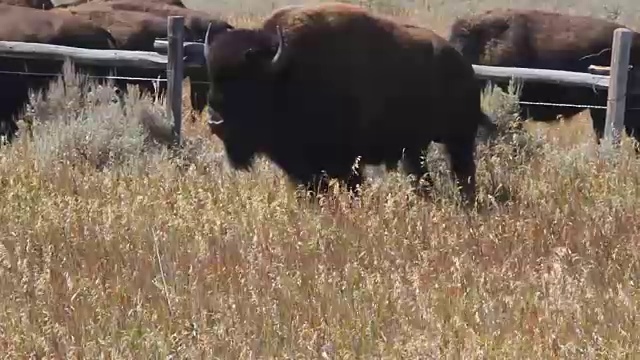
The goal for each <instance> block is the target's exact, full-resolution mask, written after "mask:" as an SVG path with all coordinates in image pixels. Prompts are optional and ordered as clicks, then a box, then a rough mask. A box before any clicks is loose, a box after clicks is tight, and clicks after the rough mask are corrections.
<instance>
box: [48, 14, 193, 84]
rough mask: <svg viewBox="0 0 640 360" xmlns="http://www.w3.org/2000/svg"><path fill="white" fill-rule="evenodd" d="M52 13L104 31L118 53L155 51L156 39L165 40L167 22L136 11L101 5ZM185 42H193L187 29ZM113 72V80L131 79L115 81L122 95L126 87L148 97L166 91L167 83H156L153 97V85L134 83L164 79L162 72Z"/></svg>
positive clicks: (121, 68) (142, 70)
mask: <svg viewBox="0 0 640 360" xmlns="http://www.w3.org/2000/svg"><path fill="white" fill-rule="evenodd" d="M51 12H53V13H64V14H71V15H73V16H75V17H78V18H81V19H83V20H86V21H91V22H93V23H94V24H96V25H98V26H100V27H102V28H104V29H106V30H107V31H109V32H110V33H111V35H112V36H113V37H114V38H115V40H116V46H117V48H118V49H120V50H136V51H154V47H153V43H154V41H155V39H156V38H162V37H166V36H167V19H166V18H163V17H160V16H156V15H153V14H148V13H144V12H138V11H122V10H113V9H112V8H110V7H109V6H108V5H107V4H104V3H99V2H95V3H94V2H90V3H86V4H82V5H79V6H73V7H67V8H64V9H53V10H51ZM185 40H187V41H193V36H191V34H190V31H189V29H185ZM112 71H113V74H114V75H116V76H120V77H127V78H130V79H127V80H115V81H114V82H115V83H116V85H117V86H118V88H120V89H121V90H123V91H126V86H127V84H130V85H138V86H139V87H140V89H141V90H142V91H143V92H148V93H151V94H158V95H160V94H161V93H162V92H164V91H166V86H167V83H166V82H160V83H159V85H160V86H159V88H158V89H157V90H159V93H156V88H155V87H154V84H153V82H152V81H148V80H133V79H142V78H147V79H156V78H158V77H162V78H164V77H165V70H162V69H140V68H123V67H120V68H117V69H113V70H112Z"/></svg>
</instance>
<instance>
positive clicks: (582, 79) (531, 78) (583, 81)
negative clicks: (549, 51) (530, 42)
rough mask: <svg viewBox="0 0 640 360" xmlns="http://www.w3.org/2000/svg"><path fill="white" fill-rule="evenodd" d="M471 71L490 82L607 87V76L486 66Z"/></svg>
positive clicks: (477, 66)
mask: <svg viewBox="0 0 640 360" xmlns="http://www.w3.org/2000/svg"><path fill="white" fill-rule="evenodd" d="M473 69H474V70H475V72H476V77H478V78H480V79H485V80H492V81H508V80H510V79H511V78H515V79H516V80H522V81H524V82H525V83H526V82H538V83H548V84H558V85H564V86H579V87H589V88H596V89H607V88H608V87H609V77H608V76H604V75H594V74H589V73H580V72H571V71H562V70H547V69H527V68H515V67H495V66H486V65H473Z"/></svg>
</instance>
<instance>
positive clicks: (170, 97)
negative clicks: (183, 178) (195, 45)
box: [165, 16, 184, 145]
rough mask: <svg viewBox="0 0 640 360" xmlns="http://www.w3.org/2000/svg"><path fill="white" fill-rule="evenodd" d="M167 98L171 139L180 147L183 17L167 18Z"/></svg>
mask: <svg viewBox="0 0 640 360" xmlns="http://www.w3.org/2000/svg"><path fill="white" fill-rule="evenodd" d="M167 38H168V41H169V49H168V53H167V82H168V83H167V96H166V100H165V101H166V106H167V114H168V115H169V118H170V119H172V120H173V139H174V142H175V144H176V145H180V142H181V132H182V79H183V78H184V62H183V52H184V50H183V46H182V43H183V41H184V17H182V16H169V21H168V22H167Z"/></svg>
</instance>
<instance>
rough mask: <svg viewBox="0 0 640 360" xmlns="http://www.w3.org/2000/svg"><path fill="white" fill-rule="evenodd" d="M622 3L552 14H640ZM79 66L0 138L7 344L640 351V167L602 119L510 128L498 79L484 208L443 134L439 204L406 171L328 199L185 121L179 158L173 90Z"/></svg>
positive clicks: (429, 5)
mask: <svg viewBox="0 0 640 360" xmlns="http://www.w3.org/2000/svg"><path fill="white" fill-rule="evenodd" d="M205 1H206V0H191V1H189V0H187V1H186V2H187V3H188V4H189V5H191V6H193V7H199V8H208V9H210V10H217V11H220V12H222V13H224V14H226V16H227V17H228V18H229V19H240V20H238V21H245V22H247V23H251V22H252V21H253V22H255V20H256V19H257V18H256V17H258V16H262V15H265V14H267V13H268V12H269V11H270V10H271V9H272V7H273V6H278V5H282V4H284V3H285V2H284V1H280V2H263V3H260V2H253V1H251V2H249V1H248V0H237V1H233V2H232V1H215V5H207V4H208V3H207V2H205ZM213 3H214V2H213V1H212V2H211V4H213ZM369 4H371V5H372V7H373V8H374V10H375V11H384V12H391V13H394V14H402V15H403V16H408V17H411V18H413V19H415V20H416V21H420V22H422V23H426V24H431V23H433V24H437V25H434V27H436V28H437V29H438V31H446V25H447V24H448V23H449V22H450V21H451V19H452V18H453V17H454V16H455V15H457V14H460V13H463V12H465V11H476V10H480V9H484V8H488V7H490V6H526V5H528V4H527V2H526V0H519V1H512V2H507V1H502V0H494V1H491V2H482V3H480V2H479V1H478V2H477V3H476V2H473V1H455V2H453V1H452V2H449V4H447V2H445V1H444V0H440V1H425V0H422V1H418V0H416V1H409V0H403V1H399V2H397V3H396V2H394V3H393V5H389V4H390V3H388V2H384V3H383V2H382V0H381V1H370V2H369ZM606 4H608V5H606ZM606 4H605V3H602V2H598V1H596V0H583V1H579V0H556V1H545V0H542V1H539V2H536V7H538V8H540V7H542V8H553V9H561V10H563V11H569V10H571V11H573V12H580V13H591V14H596V15H598V16H607V15H608V14H609V15H610V16H613V15H615V13H616V11H619V10H620V9H621V10H622V17H621V19H622V21H624V22H625V23H627V24H629V25H633V21H634V18H633V17H634V16H639V15H638V14H640V11H639V10H640V2H632V1H631V0H627V1H626V2H614V1H607V2H606ZM616 8H617V9H619V10H615V9H616ZM611 14H613V15H611ZM638 24H640V22H638ZM65 77H66V79H65V83H66V88H65V86H64V85H62V82H58V83H57V84H55V85H54V86H53V88H52V89H51V92H50V94H49V99H48V101H47V102H43V101H41V100H40V99H39V98H38V96H34V98H33V100H32V109H31V113H32V118H33V120H34V122H33V126H32V127H31V129H30V130H29V129H28V128H27V126H26V125H25V124H23V123H21V126H22V130H21V131H22V134H23V136H21V138H20V139H19V140H18V141H17V142H16V143H15V144H14V145H12V146H9V147H5V148H2V149H0V225H1V227H0V356H2V357H3V358H7V359H18V358H34V359H35V358H51V359H54V358H55V359H62V358H65V359H71V358H84V359H102V358H108V359H124V358H126V359H134V358H135V359H196V358H197V359H214V358H219V359H257V358H303V359H321V358H324V359H347V358H363V359H372V358H374V359H377V358H389V359H391V358H393V359H397V358H406V359H443V358H452V359H487V358H491V359H494V358H505V359H525V358H526V359H530V358H535V359H552V358H570V359H578V358H580V359H618V358H634V357H637V356H638V355H639V354H640V341H638V339H640V289H639V287H638V286H639V282H640V247H639V245H640V232H639V230H640V208H639V207H638V204H640V202H639V201H638V200H639V199H640V198H639V196H640V194H639V191H640V171H639V170H638V169H639V166H640V162H639V161H640V160H636V159H635V158H634V157H633V156H632V152H631V150H630V146H629V144H628V143H626V142H625V144H624V147H623V151H622V154H619V155H618V156H615V157H607V156H601V155H600V154H598V153H597V151H596V147H595V146H594V141H593V138H592V132H591V126H590V122H589V121H588V117H579V118H576V119H572V120H570V121H567V123H566V124H565V123H559V124H555V125H552V126H542V125H537V126H528V127H527V129H526V131H517V130H510V129H509V127H508V124H509V123H510V122H511V121H512V120H513V118H514V117H513V113H514V110H515V109H516V107H517V104H516V103H515V102H514V101H513V98H512V97H511V96H509V95H506V94H503V93H501V92H499V91H488V92H487V93H486V94H485V97H484V104H483V105H484V106H485V108H486V109H487V110H488V111H489V112H491V113H493V114H494V115H495V116H496V117H497V118H498V119H499V121H500V125H501V128H502V129H503V137H502V138H501V139H500V141H499V142H498V143H497V144H494V145H491V146H489V145H486V144H482V145H480V146H479V149H478V155H477V161H478V183H479V185H478V186H479V206H478V210H477V211H474V212H472V213H470V214H465V212H463V211H462V210H461V209H459V208H458V207H456V206H455V203H454V201H455V191H454V190H453V189H452V188H451V182H450V180H449V178H448V173H447V163H446V161H445V160H444V158H443V157H442V156H441V154H440V152H439V151H438V149H437V148H434V149H433V151H432V152H431V154H430V155H429V156H430V163H431V164H433V165H432V169H433V171H434V173H435V174H434V175H435V180H436V189H435V190H434V195H435V196H434V198H433V199H431V200H428V201H423V200H419V199H416V198H414V197H413V195H412V194H411V193H410V189H409V186H408V183H407V181H406V180H405V179H404V178H403V177H402V176H401V175H400V174H396V173H389V174H383V175H382V176H378V177H372V178H371V179H370V180H369V182H368V183H367V185H366V187H365V189H364V192H363V196H362V198H361V199H360V200H359V201H349V200H348V199H347V198H346V195H345V194H344V193H342V192H340V191H338V190H336V191H335V193H334V194H333V196H331V197H330V199H328V200H326V201H325V202H323V204H322V206H311V205H309V204H307V203H304V202H298V201H297V200H296V197H295V194H294V192H293V190H292V189H291V188H290V186H289V185H288V184H287V182H286V179H285V178H284V177H283V175H282V173H281V172H280V171H279V170H278V169H276V168H275V167H274V166H273V165H271V164H270V163H269V162H267V161H264V160H261V161H259V162H258V163H257V164H256V167H255V170H254V171H253V172H251V173H240V172H235V171H232V170H231V169H230V168H229V166H228V165H227V163H226V159H225V157H224V155H223V153H222V152H221V150H222V148H221V145H220V143H219V141H218V140H217V139H215V138H214V137H212V136H210V135H209V134H208V132H207V129H206V128H205V125H204V123H195V124H192V123H190V122H185V124H184V126H185V129H184V134H185V139H186V146H185V148H184V149H182V150H180V151H177V150H176V151H169V150H167V149H166V147H165V146H164V145H163V144H162V139H163V138H165V133H166V131H167V129H168V124H167V123H166V120H164V119H165V116H164V110H163V108H164V107H163V105H162V104H161V103H159V102H157V101H154V100H153V99H149V98H143V97H139V96H138V95H137V94H136V93H135V92H134V93H132V94H129V95H128V97H127V102H126V105H125V106H124V107H121V106H120V105H119V104H118V103H117V102H114V101H113V94H112V92H111V90H110V89H109V88H96V87H95V86H93V85H91V84H88V85H82V84H81V82H80V80H79V78H78V77H77V76H76V75H74V74H73V72H71V71H67V73H66V74H65Z"/></svg>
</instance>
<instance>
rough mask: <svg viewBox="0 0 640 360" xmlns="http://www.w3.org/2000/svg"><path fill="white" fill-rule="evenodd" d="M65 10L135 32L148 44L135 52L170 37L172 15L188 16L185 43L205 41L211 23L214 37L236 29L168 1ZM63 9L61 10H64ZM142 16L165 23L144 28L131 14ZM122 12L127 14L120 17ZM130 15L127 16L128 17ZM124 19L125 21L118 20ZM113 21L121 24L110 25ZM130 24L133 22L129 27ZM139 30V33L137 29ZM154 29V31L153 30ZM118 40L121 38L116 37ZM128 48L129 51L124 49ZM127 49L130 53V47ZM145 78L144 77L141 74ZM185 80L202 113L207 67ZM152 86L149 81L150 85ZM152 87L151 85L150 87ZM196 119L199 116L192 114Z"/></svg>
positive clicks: (99, 1) (122, 1)
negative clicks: (168, 29) (119, 18)
mask: <svg viewBox="0 0 640 360" xmlns="http://www.w3.org/2000/svg"><path fill="white" fill-rule="evenodd" d="M64 10H70V11H73V12H75V13H77V14H78V15H80V16H83V17H85V18H86V17H87V16H89V14H91V15H90V16H92V17H93V18H94V19H95V20H94V21H96V22H97V23H98V24H100V25H102V26H105V27H107V28H108V29H109V30H110V31H112V32H117V33H121V32H123V31H124V32H126V31H127V30H126V29H127V28H128V29H129V30H130V35H131V36H133V34H134V33H135V34H136V35H135V36H136V37H139V36H143V37H145V41H144V44H141V43H138V45H142V46H139V47H138V48H136V49H132V50H144V51H153V40H151V41H148V37H149V36H151V35H153V36H155V37H158V38H164V37H166V27H167V25H166V23H167V17H168V16H184V18H185V27H186V28H187V29H188V31H187V34H188V36H186V37H185V41H198V42H202V41H203V40H204V36H205V33H206V31H207V28H208V26H209V24H211V28H212V30H211V34H212V35H215V34H216V33H217V32H220V31H225V30H228V29H232V28H233V27H232V26H231V25H230V24H229V23H227V22H225V21H223V20H221V19H220V18H218V17H217V16H214V15H211V14H209V13H206V12H202V11H196V10H191V9H186V8H184V6H182V7H178V6H172V5H170V4H167V2H166V1H152V0H144V1H137V0H95V1H89V2H84V3H83V4H81V5H77V6H66V7H64ZM64 10H62V9H61V10H60V11H64ZM134 12H137V13H140V14H144V16H142V15H141V16H140V18H143V17H146V18H151V17H159V18H162V23H158V22H156V23H155V25H154V26H147V27H146V29H141V28H140V26H139V24H140V23H139V21H140V20H139V19H132V17H131V15H130V14H131V13H134ZM118 13H120V14H123V15H117V14H118ZM124 14H127V15H124ZM118 17H122V18H123V21H124V22H123V21H118V20H117V18H118ZM111 22H114V23H116V22H117V23H118V24H110V23H111ZM126 22H130V24H129V25H127V24H126ZM158 24H164V25H161V26H160V27H162V26H164V29H159V27H158V26H157V25H158ZM136 29H137V30H136ZM150 29H153V31H150ZM114 36H116V38H118V35H114ZM122 49H125V48H122ZM126 50H129V49H128V48H126ZM138 76H141V77H142V75H138ZM185 77H187V78H189V82H190V85H191V86H190V88H191V90H190V100H191V107H192V108H193V109H194V110H195V112H197V113H200V112H202V110H204V107H205V106H206V97H207V91H208V90H209V85H208V82H207V72H206V69H205V68H204V67H203V68H186V69H185ZM147 83H148V82H147ZM149 86H150V85H149ZM162 88H163V89H164V88H166V83H163V85H162ZM192 115H194V116H193V119H194V120H195V118H196V117H195V114H192Z"/></svg>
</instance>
